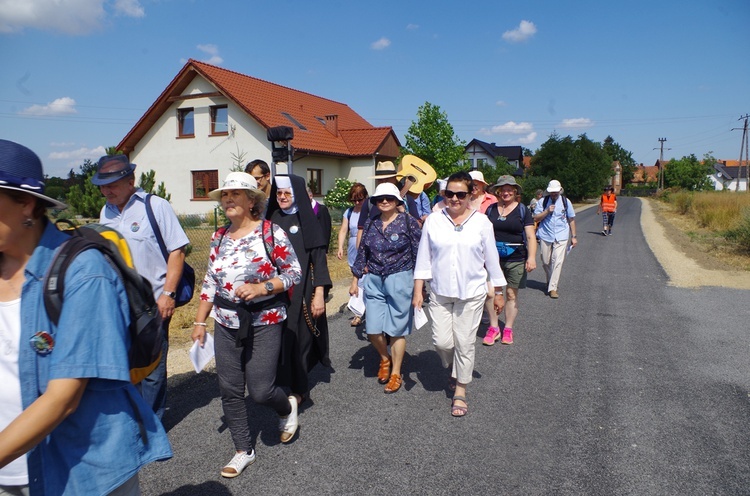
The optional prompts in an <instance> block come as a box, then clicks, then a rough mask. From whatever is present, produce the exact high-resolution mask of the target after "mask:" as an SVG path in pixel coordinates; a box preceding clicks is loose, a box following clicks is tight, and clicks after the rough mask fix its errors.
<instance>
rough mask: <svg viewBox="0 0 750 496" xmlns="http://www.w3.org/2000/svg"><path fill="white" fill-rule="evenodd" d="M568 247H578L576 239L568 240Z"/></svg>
mask: <svg viewBox="0 0 750 496" xmlns="http://www.w3.org/2000/svg"><path fill="white" fill-rule="evenodd" d="M570 245H571V246H572V247H574V248H575V246H576V245H578V239H576V238H572V239H571V240H570Z"/></svg>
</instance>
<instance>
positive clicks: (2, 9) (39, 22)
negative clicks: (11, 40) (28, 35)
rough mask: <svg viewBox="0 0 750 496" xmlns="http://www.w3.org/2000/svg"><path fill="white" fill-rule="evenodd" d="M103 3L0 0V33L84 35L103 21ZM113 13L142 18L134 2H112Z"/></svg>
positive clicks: (102, 0)
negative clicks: (29, 31)
mask: <svg viewBox="0 0 750 496" xmlns="http://www.w3.org/2000/svg"><path fill="white" fill-rule="evenodd" d="M105 3H106V0H0V33H14V32H19V31H23V30H24V29H25V28H34V29H40V30H42V31H56V32H61V33H65V34H70V35H84V34H88V33H90V32H92V31H95V30H97V29H100V28H101V27H102V24H103V23H104V21H105V20H106V17H107V11H106V10H105V9H104V6H105ZM114 13H115V14H118V15H125V16H129V17H143V16H144V15H145V13H144V11H143V7H142V6H141V5H140V3H139V1H138V0H115V2H114Z"/></svg>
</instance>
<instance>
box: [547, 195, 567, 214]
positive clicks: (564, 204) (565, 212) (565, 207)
mask: <svg viewBox="0 0 750 496" xmlns="http://www.w3.org/2000/svg"><path fill="white" fill-rule="evenodd" d="M560 198H562V202H563V216H564V217H567V216H568V199H567V198H565V195H560ZM547 205H549V195H547V196H545V197H544V202H542V210H544V209H545V208H547Z"/></svg>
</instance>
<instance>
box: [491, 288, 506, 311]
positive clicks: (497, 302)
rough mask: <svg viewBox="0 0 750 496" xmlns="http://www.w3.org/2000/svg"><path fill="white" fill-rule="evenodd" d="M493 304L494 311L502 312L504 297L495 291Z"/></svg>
mask: <svg viewBox="0 0 750 496" xmlns="http://www.w3.org/2000/svg"><path fill="white" fill-rule="evenodd" d="M493 306H494V307H495V312H496V313H498V314H499V313H500V312H502V311H503V308H504V307H505V297H504V296H503V295H502V294H500V293H496V294H495V298H494V301H493Z"/></svg>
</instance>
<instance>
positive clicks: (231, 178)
mask: <svg viewBox="0 0 750 496" xmlns="http://www.w3.org/2000/svg"><path fill="white" fill-rule="evenodd" d="M227 189H246V190H249V191H254V192H255V193H256V194H259V195H262V196H263V199H265V198H266V194H265V193H263V191H261V190H260V189H258V182H257V181H256V180H255V178H254V177H253V176H251V175H250V174H248V173H247V172H230V173H229V174H227V178H226V179H224V184H222V185H221V188H217V189H215V190H213V191H210V192H209V193H208V197H209V198H211V199H212V200H216V201H220V200H221V192H222V191H224V190H227Z"/></svg>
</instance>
